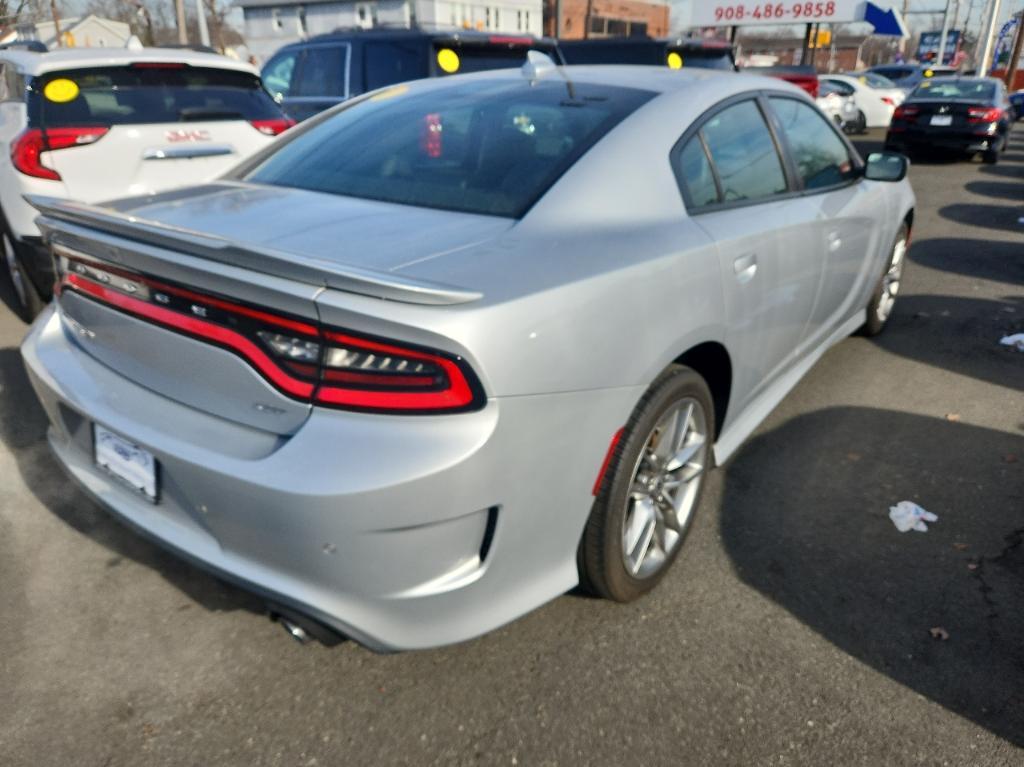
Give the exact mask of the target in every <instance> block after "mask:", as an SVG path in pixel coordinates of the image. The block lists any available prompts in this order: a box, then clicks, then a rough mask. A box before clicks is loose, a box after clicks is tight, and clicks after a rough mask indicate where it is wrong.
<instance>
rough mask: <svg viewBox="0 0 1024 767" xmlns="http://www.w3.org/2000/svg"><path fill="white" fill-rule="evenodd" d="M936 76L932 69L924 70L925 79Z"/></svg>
mask: <svg viewBox="0 0 1024 767" xmlns="http://www.w3.org/2000/svg"><path fill="white" fill-rule="evenodd" d="M934 75H935V73H934V72H933V71H932V70H930V69H926V70H924V76H925V77H933V76H934Z"/></svg>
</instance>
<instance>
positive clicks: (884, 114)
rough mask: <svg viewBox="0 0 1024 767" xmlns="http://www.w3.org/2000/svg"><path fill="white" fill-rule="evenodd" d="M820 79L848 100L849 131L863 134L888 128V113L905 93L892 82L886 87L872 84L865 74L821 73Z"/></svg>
mask: <svg viewBox="0 0 1024 767" xmlns="http://www.w3.org/2000/svg"><path fill="white" fill-rule="evenodd" d="M821 81H822V83H823V84H827V85H828V86H829V87H831V88H832V89H834V90H835V92H836V93H838V94H839V95H841V96H846V97H848V98H850V99H852V103H853V106H854V109H855V110H856V114H855V115H854V116H853V118H852V120H851V123H852V126H851V132H853V133H863V132H864V131H865V130H866V129H868V128H888V127H889V123H890V122H891V121H892V113H893V112H895V111H896V107H897V106H899V105H900V104H902V103H903V99H904V98H905V94H904V93H903V91H902V90H900V89H899V88H897V87H896V86H895V85H892V84H891V83H890V85H892V87H890V88H884V89H882V88H876V87H874V86H872V85H871V84H870V82H869V80H868V77H867V75H860V76H857V75H822V76H821Z"/></svg>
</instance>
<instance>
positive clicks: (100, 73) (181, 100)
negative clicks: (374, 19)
mask: <svg viewBox="0 0 1024 767" xmlns="http://www.w3.org/2000/svg"><path fill="white" fill-rule="evenodd" d="M55 80H62V81H65V82H64V83H60V86H61V87H59V88H51V89H50V95H49V96H48V95H46V94H47V85H49V84H50V83H52V82H54V81H55ZM68 82H70V83H72V84H73V85H69V84H68ZM29 114H30V120H31V122H32V124H33V125H35V126H47V127H58V126H62V125H63V126H69V125H140V124H146V123H176V122H190V121H206V120H266V119H274V118H278V117H281V110H280V108H279V107H278V106H277V104H276V103H274V100H273V99H272V98H271V97H270V95H269V94H268V93H267V92H266V91H265V90H264V89H263V84H262V82H261V81H260V79H259V78H258V77H257V76H256V75H254V74H250V73H249V72H237V71H233V70H229V69H213V68H207V67H190V66H180V67H179V66H177V65H173V64H172V65H160V66H152V65H148V66H147V65H136V66H128V67H96V68H90V69H72V70H66V71H62V72H50V73H47V74H46V75H43V76H41V77H39V78H37V79H36V80H35V81H34V82H33V88H32V94H31V96H30V106H29Z"/></svg>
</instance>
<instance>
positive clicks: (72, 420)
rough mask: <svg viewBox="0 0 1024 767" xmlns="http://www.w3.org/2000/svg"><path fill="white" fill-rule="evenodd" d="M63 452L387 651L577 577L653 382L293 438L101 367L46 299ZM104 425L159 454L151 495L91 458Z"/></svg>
mask: <svg viewBox="0 0 1024 767" xmlns="http://www.w3.org/2000/svg"><path fill="white" fill-rule="evenodd" d="M22 353H23V356H24V359H25V362H26V367H27V368H28V371H29V376H30V379H31V381H32V384H33V387H34V388H35V391H36V392H37V394H38V396H39V398H40V400H41V402H42V404H43V406H44V408H45V410H46V412H47V415H48V417H49V419H50V422H51V429H50V435H49V437H50V443H51V445H52V447H53V450H54V452H55V454H56V455H57V458H58V459H59V460H60V462H61V463H62V464H63V465H64V467H65V468H66V469H67V471H68V472H69V473H70V474H71V476H72V477H74V478H75V479H76V480H77V481H78V482H79V483H80V484H81V485H82V486H83V487H84V488H85V489H86V490H87V491H88V492H89V493H90V494H91V495H92V496H93V497H94V498H96V499H97V500H99V501H100V502H102V503H103V504H104V505H105V506H107V507H108V508H109V509H110V510H112V511H113V512H114V513H115V514H116V515H117V516H119V517H121V518H122V519H124V520H125V521H127V522H128V523H129V524H130V525H132V526H134V527H135V528H137V529H139V530H140V531H142V532H144V533H145V534H147V535H148V536H150V537H152V538H154V539H155V540H157V541H158V542H160V543H161V544H162V545H164V546H166V547H168V548H170V549H172V550H173V551H175V552H177V553H179V554H181V555H183V556H185V557H186V558H188V559H190V560H191V561H193V562H195V563H198V564H200V565H201V566H203V567H205V568H207V569H210V570H212V571H214V572H216V573H218V574H220V575H222V576H224V577H225V578H227V579H229V580H232V581H234V582H236V583H239V584H241V585H242V586H243V587H245V588H247V589H249V590H251V591H254V592H256V593H257V594H259V595H260V596H262V597H263V598H265V599H266V600H267V601H270V602H274V603H278V604H281V605H284V606H287V607H289V608H292V609H295V610H297V611H299V612H302V613H305V614H308V615H310V616H311V617H313V618H315V619H317V620H319V621H320V622H322V623H324V624H326V625H328V626H330V627H331V628H333V629H335V630H337V631H339V632H341V633H343V634H346V635H348V636H350V637H352V638H354V639H356V640H358V641H360V642H362V643H363V644H366V645H367V646H369V647H371V648H374V649H378V650H403V649H414V648H422V647H430V646H436V645H441V644H446V643H451V642H457V641H461V640H465V639H468V638H471V637H473V636H476V635H479V634H481V633H483V632H486V631H489V630H491V629H493V628H495V627H497V626H499V625H501V624H503V623H506V622H508V621H510V620H512V619H514V618H516V617H518V616H519V615H522V614H523V613H525V612H527V611H529V610H530V609H533V608H534V607H537V606H538V605H540V604H542V603H544V602H546V601H548V600H550V599H552V598H553V597H555V596H558V595H559V594H561V593H563V592H565V591H566V590H568V589H569V588H571V587H572V586H573V585H575V583H576V582H577V572H576V563H575V555H576V548H577V545H578V542H579V537H580V534H581V532H582V529H583V526H584V524H585V521H586V517H587V514H588V513H589V509H590V504H591V501H592V498H591V496H590V489H591V487H592V484H593V481H594V478H595V475H596V472H597V471H598V468H599V467H600V465H601V463H602V459H603V457H604V451H605V450H606V448H607V444H608V439H609V438H610V436H611V434H613V433H614V432H615V431H616V430H617V429H618V428H619V427H620V426H621V425H622V424H623V423H624V422H625V420H626V418H627V417H628V413H629V411H630V409H631V408H632V407H633V405H634V403H635V402H636V400H637V399H638V398H639V396H640V395H641V393H642V392H640V391H636V390H634V389H632V388H630V389H612V390H599V391H592V392H579V393H573V394H565V395H557V396H534V397H513V398H508V399H503V400H492V401H491V402H489V403H488V405H487V407H486V408H484V409H483V410H482V411H480V412H476V413H466V414H461V415H456V416H443V417H401V416H372V415H366V414H358V413H346V412H336V411H331V412H328V411H320V410H314V411H313V414H312V415H311V416H310V418H309V420H308V421H307V423H306V424H305V425H303V426H302V427H301V429H300V430H299V431H298V432H297V433H296V434H295V435H294V436H292V437H280V436H277V435H272V434H269V433H266V432H261V431H259V430H256V429H252V428H250V427H247V426H241V425H238V424H235V423H233V422H229V421H225V420H223V419H220V418H218V417H216V416H213V415H209V414H206V413H204V412H201V411H198V410H196V409H194V408H190V407H187V406H184V405H181V404H179V403H176V402H174V401H172V400H169V399H166V398H165V397H162V396H160V395H158V394H156V393H154V392H152V391H150V390H148V389H146V388H144V387H141V386H139V385H137V384H134V383H132V382H130V381H128V380H126V379H124V378H122V377H121V376H119V375H118V374H117V373H115V372H113V371H112V370H110V369H109V368H107V367H106V366H104V365H101V364H100V363H98V362H96V361H95V360H94V359H93V358H92V357H90V356H89V355H87V354H86V353H85V352H84V351H83V350H82V349H80V348H79V347H78V345H77V343H76V342H75V341H74V340H73V338H71V337H70V335H69V333H68V332H67V331H66V330H65V328H64V326H63V323H62V321H61V319H60V316H59V314H58V313H57V312H56V310H55V309H54V308H53V307H50V308H48V309H47V310H46V311H45V312H44V314H43V315H41V317H40V318H39V320H38V321H37V322H36V324H35V325H34V326H33V328H32V330H31V331H30V333H29V335H28V337H27V338H26V340H25V342H24V345H23V347H22ZM93 423H99V424H101V425H103V426H105V427H106V428H109V429H111V430H112V431H115V432H117V433H119V434H121V435H122V436H124V437H125V438H127V439H129V440H131V441H133V442H135V443H137V444H139V445H140V446H142V447H144V448H146V449H147V450H149V451H150V452H152V453H153V454H154V456H155V457H156V459H157V461H158V463H159V465H160V472H161V473H160V480H161V498H160V502H159V503H157V504H153V503H150V502H149V501H147V500H146V499H144V498H143V497H142V496H140V495H138V494H137V493H136V492H135V491H133V490H131V489H129V488H127V487H124V486H122V485H121V484H119V483H118V482H117V481H116V480H114V479H113V478H112V477H110V476H109V475H108V474H106V473H105V472H104V471H102V470H100V469H98V468H97V467H96V466H95V465H94V463H93V459H92V425H93Z"/></svg>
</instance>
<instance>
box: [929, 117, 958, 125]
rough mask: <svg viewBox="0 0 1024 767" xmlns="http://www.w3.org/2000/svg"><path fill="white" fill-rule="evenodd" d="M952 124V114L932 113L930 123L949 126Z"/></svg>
mask: <svg viewBox="0 0 1024 767" xmlns="http://www.w3.org/2000/svg"><path fill="white" fill-rule="evenodd" d="M952 124H953V115H932V125H938V126H949V125H952Z"/></svg>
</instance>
